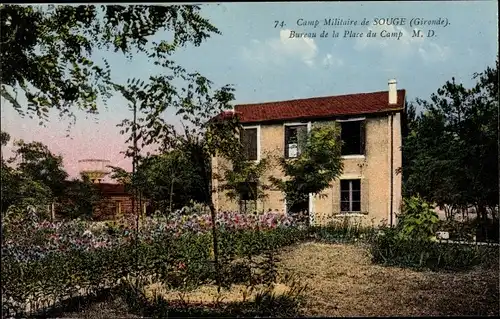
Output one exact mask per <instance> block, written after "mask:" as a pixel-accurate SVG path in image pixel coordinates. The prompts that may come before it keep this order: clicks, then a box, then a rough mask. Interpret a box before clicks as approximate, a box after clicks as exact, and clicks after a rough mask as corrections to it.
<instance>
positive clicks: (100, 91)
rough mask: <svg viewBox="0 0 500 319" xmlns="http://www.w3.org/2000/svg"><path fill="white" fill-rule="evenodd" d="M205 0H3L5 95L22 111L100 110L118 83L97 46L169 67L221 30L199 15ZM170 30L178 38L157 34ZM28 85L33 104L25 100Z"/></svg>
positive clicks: (68, 112)
mask: <svg viewBox="0 0 500 319" xmlns="http://www.w3.org/2000/svg"><path fill="white" fill-rule="evenodd" d="M199 11H200V8H199V7H198V6H160V5H158V6H150V5H131V6H128V5H127V6H121V5H102V6H93V5H91V6H85V5H79V6H55V7H54V6H49V7H47V6H32V5H30V6H17V5H2V6H1V7H0V15H1V16H2V22H1V28H0V29H1V30H2V31H1V40H0V41H1V44H2V47H3V48H4V50H2V54H1V58H2V62H3V63H2V66H3V68H2V87H1V95H2V97H4V98H5V99H7V100H8V101H10V102H11V103H12V105H13V106H14V107H15V108H16V110H17V111H18V112H19V113H20V114H25V113H28V114H30V115H31V114H36V115H37V116H39V117H41V118H44V117H46V116H47V114H48V112H49V110H50V109H56V110H57V111H59V113H60V115H61V116H62V115H70V116H73V117H74V114H73V110H74V107H75V106H77V107H78V108H80V109H83V110H87V111H89V112H96V111H97V100H98V98H102V99H103V100H104V101H106V100H107V98H109V96H110V92H111V90H112V89H113V85H112V82H111V79H112V73H111V69H110V66H109V63H108V61H107V60H105V59H104V60H103V61H102V62H99V61H96V59H95V58H94V59H93V53H94V52H95V51H96V50H110V49H111V50H114V52H119V53H121V54H123V55H125V56H126V57H127V58H128V59H132V57H133V56H137V55H145V56H147V57H148V59H149V61H151V62H152V63H153V64H154V65H162V66H169V65H171V63H172V61H170V60H169V59H168V58H169V56H170V55H171V54H172V53H173V52H174V51H175V49H177V48H178V47H182V46H185V45H186V44H188V43H192V44H194V45H195V46H199V45H200V44H201V42H202V41H203V40H205V39H207V38H208V37H210V35H211V34H219V33H220V32H219V31H218V30H217V28H215V27H214V26H213V25H211V24H210V23H209V22H208V21H207V20H206V19H204V18H202V17H201V16H200V14H199ZM164 31H166V32H167V33H168V34H169V35H171V41H168V40H161V41H158V42H155V41H152V39H151V36H152V35H155V34H158V33H159V32H164ZM19 90H21V91H22V92H23V93H24V94H25V96H26V99H27V100H28V108H27V109H24V108H23V106H21V105H20V104H19V102H18V101H17V92H18V91H19Z"/></svg>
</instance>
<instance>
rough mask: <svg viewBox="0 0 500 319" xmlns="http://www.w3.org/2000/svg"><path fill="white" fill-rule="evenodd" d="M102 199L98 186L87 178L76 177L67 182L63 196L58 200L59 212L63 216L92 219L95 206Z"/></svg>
mask: <svg viewBox="0 0 500 319" xmlns="http://www.w3.org/2000/svg"><path fill="white" fill-rule="evenodd" d="M101 199H102V196H101V193H100V192H99V189H98V188H97V186H96V185H95V184H94V183H92V182H91V181H90V180H88V179H87V178H85V177H84V178H83V179H82V180H78V179H74V180H71V181H67V182H66V183H65V190H64V194H63V197H62V198H61V199H60V200H59V201H58V202H57V204H56V206H57V209H56V211H57V213H58V215H59V216H60V217H62V218H68V219H75V218H82V219H90V218H92V214H93V208H94V207H95V205H97V204H98V203H99V202H100V200H101Z"/></svg>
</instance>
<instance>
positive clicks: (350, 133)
mask: <svg viewBox="0 0 500 319" xmlns="http://www.w3.org/2000/svg"><path fill="white" fill-rule="evenodd" d="M340 125H341V133H340V138H341V139H342V141H343V142H344V143H343V145H342V155H364V154H365V121H363V120H361V121H346V122H340Z"/></svg>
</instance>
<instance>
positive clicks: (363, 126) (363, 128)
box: [359, 121, 366, 155]
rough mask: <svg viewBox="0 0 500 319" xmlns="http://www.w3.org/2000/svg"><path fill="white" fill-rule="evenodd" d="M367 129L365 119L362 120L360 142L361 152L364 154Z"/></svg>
mask: <svg viewBox="0 0 500 319" xmlns="http://www.w3.org/2000/svg"><path fill="white" fill-rule="evenodd" d="M365 132H366V129H365V121H361V123H359V139H360V142H359V146H360V150H359V152H360V154H362V155H364V154H365V144H366V142H365V141H366V136H365V135H366V133H365Z"/></svg>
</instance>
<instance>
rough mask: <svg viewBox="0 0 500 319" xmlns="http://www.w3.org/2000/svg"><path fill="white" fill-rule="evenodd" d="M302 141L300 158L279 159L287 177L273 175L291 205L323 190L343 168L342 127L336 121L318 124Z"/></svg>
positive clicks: (271, 179)
mask: <svg viewBox="0 0 500 319" xmlns="http://www.w3.org/2000/svg"><path fill="white" fill-rule="evenodd" d="M303 139H304V138H303ZM301 144H303V145H304V149H303V151H302V152H301V154H300V155H299V156H298V157H297V158H295V159H284V158H279V159H278V162H279V163H280V166H281V168H282V171H283V173H284V174H285V177H286V179H279V178H276V177H271V178H270V181H271V183H272V184H273V185H274V186H276V187H277V188H278V189H279V190H281V191H282V192H284V193H285V196H286V201H287V204H289V205H290V206H293V205H294V204H296V203H300V202H303V201H305V200H307V198H308V195H309V194H315V195H316V194H319V193H321V192H322V191H323V190H324V189H325V188H327V187H328V186H329V185H330V182H331V181H333V180H334V179H335V178H337V177H338V176H339V175H340V174H342V171H343V163H342V160H341V146H342V143H341V141H340V130H339V128H338V127H337V125H336V124H335V123H327V124H315V125H314V126H313V127H312V129H311V132H310V133H308V135H307V137H305V141H303V143H301Z"/></svg>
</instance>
